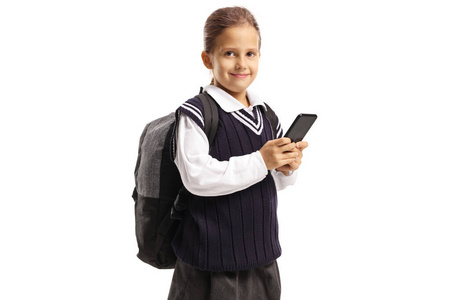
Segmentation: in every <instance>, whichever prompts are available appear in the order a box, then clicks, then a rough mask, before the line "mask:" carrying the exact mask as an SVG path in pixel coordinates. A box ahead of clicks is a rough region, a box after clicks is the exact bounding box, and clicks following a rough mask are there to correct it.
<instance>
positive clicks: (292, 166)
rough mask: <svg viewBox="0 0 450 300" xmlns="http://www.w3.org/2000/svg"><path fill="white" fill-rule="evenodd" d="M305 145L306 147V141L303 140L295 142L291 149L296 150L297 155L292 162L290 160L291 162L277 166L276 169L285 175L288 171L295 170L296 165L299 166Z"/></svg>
mask: <svg viewBox="0 0 450 300" xmlns="http://www.w3.org/2000/svg"><path fill="white" fill-rule="evenodd" d="M306 147H308V143H307V142H305V141H302V142H297V143H296V145H295V148H294V150H293V151H296V152H298V157H297V158H296V159H295V161H294V162H292V163H290V164H288V165H284V166H281V167H279V168H277V169H276V170H277V171H279V172H282V173H283V174H284V175H286V176H288V175H289V172H290V171H295V170H297V169H298V167H300V164H301V163H302V157H303V153H302V151H303V150H304V149H305V148H306Z"/></svg>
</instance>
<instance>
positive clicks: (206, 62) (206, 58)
mask: <svg viewBox="0 0 450 300" xmlns="http://www.w3.org/2000/svg"><path fill="white" fill-rule="evenodd" d="M202 61H203V64H204V65H205V67H206V68H208V69H210V70H211V69H212V68H213V66H212V63H211V58H210V57H209V54H208V53H207V52H206V51H202Z"/></svg>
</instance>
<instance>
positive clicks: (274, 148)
mask: <svg viewBox="0 0 450 300" xmlns="http://www.w3.org/2000/svg"><path fill="white" fill-rule="evenodd" d="M260 47H261V37H260V32H259V26H258V24H257V22H256V20H255V18H254V17H253V15H252V14H251V13H250V12H249V11H248V10H247V9H245V8H242V7H228V8H222V9H218V10H216V11H215V12H213V13H212V14H211V15H210V16H209V18H208V19H207V21H206V23H205V27H204V51H203V52H202V60H203V63H204V65H205V66H206V68H208V69H210V70H211V71H212V75H213V80H212V83H211V84H210V85H208V86H206V87H205V91H206V92H207V93H208V94H209V95H210V96H212V97H213V98H214V99H215V100H216V102H217V103H218V105H219V106H220V107H219V118H220V122H219V127H218V129H217V134H216V138H215V140H214V142H213V143H212V145H210V144H209V143H208V139H207V137H206V135H205V132H204V130H203V128H204V127H203V126H204V125H203V124H204V123H203V122H204V121H203V107H202V105H201V102H200V100H198V99H196V98H193V99H190V100H188V101H187V102H185V103H184V104H183V105H181V107H180V108H179V109H178V112H179V114H178V115H179V117H178V119H177V132H176V157H175V164H176V165H177V167H178V169H179V171H180V174H181V178H182V181H183V183H184V185H185V187H186V189H187V190H189V191H190V192H191V193H192V194H193V199H191V200H190V203H189V207H188V209H187V212H186V213H185V215H184V217H183V220H182V221H181V223H180V226H179V228H178V231H177V233H176V235H175V238H174V241H173V248H174V250H175V253H176V255H177V257H178V261H177V265H176V267H175V271H174V275H173V279H172V284H171V287H170V292H169V297H168V299H170V300H181V299H184V300H202V299H226V300H228V299H245V300H251V299H255V300H256V299H257V300H265V299H267V300H269V299H270V300H276V299H280V294H281V283H280V276H279V271H278V265H277V262H276V259H277V258H278V257H279V256H280V255H281V247H280V244H279V240H278V221H277V190H281V189H284V188H285V187H287V186H289V185H292V184H293V183H294V182H295V180H296V172H295V170H297V169H298V167H299V165H300V163H301V158H302V150H303V149H305V148H306V147H307V143H306V142H299V143H291V141H290V140H289V139H288V138H282V134H283V132H282V129H281V126H280V125H279V124H278V126H277V130H276V132H277V134H276V136H273V133H272V132H273V131H272V128H271V125H270V123H269V121H268V119H267V118H266V117H265V110H266V107H265V104H264V102H263V101H262V100H261V99H260V98H259V97H258V96H257V95H256V94H254V93H252V92H251V91H249V90H247V88H248V87H249V86H250V85H251V83H252V82H253V81H254V80H255V78H256V76H257V74H258V66H259V59H260Z"/></svg>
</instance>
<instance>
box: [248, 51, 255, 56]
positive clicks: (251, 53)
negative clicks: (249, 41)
mask: <svg viewBox="0 0 450 300" xmlns="http://www.w3.org/2000/svg"><path fill="white" fill-rule="evenodd" d="M247 56H248V57H254V56H256V54H255V53H253V52H249V53H247Z"/></svg>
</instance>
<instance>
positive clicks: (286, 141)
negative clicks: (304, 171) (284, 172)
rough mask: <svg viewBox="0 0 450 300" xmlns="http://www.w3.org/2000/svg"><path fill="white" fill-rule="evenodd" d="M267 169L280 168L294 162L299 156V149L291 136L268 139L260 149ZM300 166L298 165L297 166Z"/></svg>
mask: <svg viewBox="0 0 450 300" xmlns="http://www.w3.org/2000/svg"><path fill="white" fill-rule="evenodd" d="M259 152H260V153H261V156H262V158H263V159H264V163H265V164H266V167H267V170H273V169H276V168H280V167H281V166H285V165H290V164H292V163H294V162H295V161H296V160H297V159H298V157H299V151H297V147H296V144H295V143H291V139H290V138H280V139H276V140H271V141H268V142H267V143H266V144H265V145H264V146H263V147H262V148H261V149H260V150H259ZM297 168H298V167H297Z"/></svg>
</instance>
